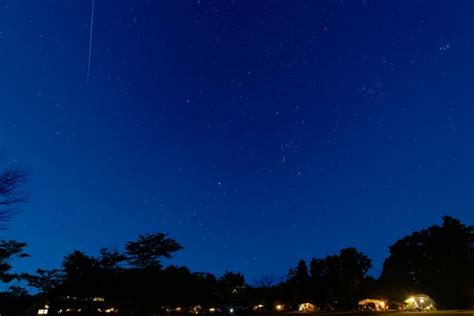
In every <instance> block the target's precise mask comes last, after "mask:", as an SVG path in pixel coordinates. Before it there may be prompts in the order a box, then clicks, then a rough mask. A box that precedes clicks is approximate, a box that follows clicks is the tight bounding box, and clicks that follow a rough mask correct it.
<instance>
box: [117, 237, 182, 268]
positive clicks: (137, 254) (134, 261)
mask: <svg viewBox="0 0 474 316" xmlns="http://www.w3.org/2000/svg"><path fill="white" fill-rule="evenodd" d="M167 236H168V235H167V234H163V233H156V234H145V235H140V236H139V237H138V240H136V241H131V242H128V243H127V244H126V245H125V250H126V254H127V259H128V262H129V263H130V265H132V266H134V267H137V268H160V269H161V268H162V265H161V260H162V258H167V259H170V258H172V257H173V256H172V254H173V253H174V252H176V251H178V250H181V249H182V248H183V247H182V246H181V245H180V244H179V243H178V242H177V241H175V240H174V239H171V238H168V237H167Z"/></svg>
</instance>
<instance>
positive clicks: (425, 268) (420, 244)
mask: <svg viewBox="0 0 474 316" xmlns="http://www.w3.org/2000/svg"><path fill="white" fill-rule="evenodd" d="M381 282H382V285H383V287H384V288H385V289H387V291H388V292H389V294H391V295H392V296H399V295H403V294H405V295H406V294H408V293H415V292H422V293H429V294H430V295H431V296H432V297H433V298H434V299H435V301H436V302H438V303H439V304H441V305H442V306H443V307H445V308H459V307H470V305H472V302H473V301H474V293H473V284H474V227H473V226H466V225H464V224H462V223H461V222H460V221H459V220H458V219H455V218H452V217H449V216H445V217H444V218H443V224H442V226H438V225H434V226H431V227H428V228H426V229H423V230H421V231H416V232H414V233H413V234H411V235H409V236H406V237H404V238H402V239H400V240H398V241H397V242H396V243H394V244H393V245H392V246H391V247H390V255H389V257H388V258H387V259H386V260H385V262H384V265H383V273H382V276H381ZM400 289H404V291H405V293H403V292H400Z"/></svg>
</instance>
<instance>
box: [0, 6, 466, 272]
mask: <svg viewBox="0 0 474 316" xmlns="http://www.w3.org/2000/svg"><path fill="white" fill-rule="evenodd" d="M90 8H91V1H86V0H55V1H54V0H50V1H47V0H23V1H18V0H2V1H0V57H1V65H2V67H1V71H0V81H1V83H2V84H1V85H0V96H1V106H2V111H1V115H0V137H1V138H0V145H1V147H2V148H3V149H4V150H5V151H6V152H7V153H8V155H9V159H10V160H13V161H16V162H17V163H18V164H21V165H24V166H26V167H28V168H29V169H30V170H31V172H32V178H31V183H30V185H29V190H30V192H31V203H30V204H29V205H27V206H26V207H23V208H22V211H21V212H20V213H19V214H18V215H17V216H16V218H15V220H14V221H13V222H12V223H11V225H10V227H9V230H7V231H6V232H4V235H5V237H8V238H15V239H19V240H24V241H26V242H28V243H29V245H30V247H29V252H30V253H31V255H32V257H31V258H30V259H28V260H25V261H24V262H23V263H22V264H21V265H20V266H19V267H20V268H23V269H28V270H32V269H35V268H37V267H53V266H58V265H59V263H60V261H61V259H62V257H63V256H64V255H65V254H67V253H69V252H71V251H72V250H74V249H81V250H85V251H87V252H88V253H90V254H96V253H97V251H98V249H99V248H101V247H103V246H108V247H114V246H116V247H120V246H121V245H123V243H124V242H125V241H128V240H133V239H134V238H135V237H136V236H137V235H138V234H139V233H145V232H156V231H162V232H167V233H169V234H170V235H171V236H172V237H173V238H176V239H177V240H178V241H179V242H180V243H182V244H183V246H184V250H183V251H181V252H180V253H179V255H177V257H176V259H175V260H173V261H172V262H173V263H176V264H185V265H188V266H189V267H191V269H193V270H195V271H211V272H214V273H217V274H220V273H222V272H223V271H224V270H226V269H229V270H234V271H242V272H243V273H245V274H246V275H247V277H248V279H249V280H250V281H252V280H254V279H255V278H257V277H258V276H259V275H262V274H268V273H271V274H277V275H283V274H285V273H286V272H287V269H288V268H289V267H291V266H293V265H295V264H296V261H297V260H298V259H299V258H308V259H309V258H310V257H312V256H315V257H320V256H325V255H327V254H332V253H334V252H337V251H338V250H339V249H340V248H342V247H346V246H356V247H358V248H359V249H360V250H362V251H364V252H365V253H367V254H368V255H369V256H370V257H371V258H373V259H374V269H373V270H372V273H373V274H375V275H377V274H378V273H379V272H380V270H381V263H382V260H383V258H384V257H385V256H386V255H387V253H388V246H389V245H390V244H391V243H393V242H394V241H395V240H396V239H398V238H400V237H402V236H403V235H405V234H407V233H410V232H412V231H413V230H415V229H419V228H423V227H426V226H428V225H432V224H435V223H439V222H440V220H441V216H442V215H443V214H450V215H453V216H456V217H459V218H460V219H461V220H463V221H464V222H466V223H470V224H472V223H473V222H474V211H473V210H474V165H473V162H474V133H473V132H474V128H473V125H472V124H473V122H474V90H473V83H474V57H473V56H474V48H473V40H474V37H473V35H474V2H472V1H467V0H466V1H462V0H460V1H432V0H429V1H428V0H427V1H413V0H406V1H398V0H397V1H388V0H387V1H375V0H373V1H370V0H365V1H356V0H345V1H342V0H341V1H322V0H321V1H305V0H301V1H277V0H275V1H270V0H261V1H255V0H252V1H251V0H213V1H207V0H193V1H190V0H189V1H188V0H186V1H185V0H183V1H176V0H133V1H132V0H96V8H95V25H94V41H93V51H92V65H91V77H90V84H89V86H86V85H85V83H86V73H87V59H88V44H89V23H90Z"/></svg>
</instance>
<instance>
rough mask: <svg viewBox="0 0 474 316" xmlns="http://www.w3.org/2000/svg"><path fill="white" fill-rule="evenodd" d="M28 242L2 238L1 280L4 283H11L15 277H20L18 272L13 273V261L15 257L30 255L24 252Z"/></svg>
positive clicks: (0, 243)
mask: <svg viewBox="0 0 474 316" xmlns="http://www.w3.org/2000/svg"><path fill="white" fill-rule="evenodd" d="M25 247H26V243H24V242H17V241H14V240H0V280H1V281H2V282H4V283H9V282H11V281H13V280H14V279H17V278H19V275H18V274H16V273H11V269H12V265H11V261H12V260H13V259H14V258H26V257H29V255H28V254H27V253H25V252H24V248H25Z"/></svg>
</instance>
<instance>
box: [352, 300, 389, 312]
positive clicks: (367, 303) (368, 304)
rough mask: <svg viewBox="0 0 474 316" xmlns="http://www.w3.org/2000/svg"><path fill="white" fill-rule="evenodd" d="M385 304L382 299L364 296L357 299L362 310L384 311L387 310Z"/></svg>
mask: <svg viewBox="0 0 474 316" xmlns="http://www.w3.org/2000/svg"><path fill="white" fill-rule="evenodd" d="M387 307H388V306H387V304H386V303H385V302H384V301H382V300H377V299H372V298H366V299H365V300H361V301H359V309H360V310H362V311H384V310H387Z"/></svg>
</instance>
